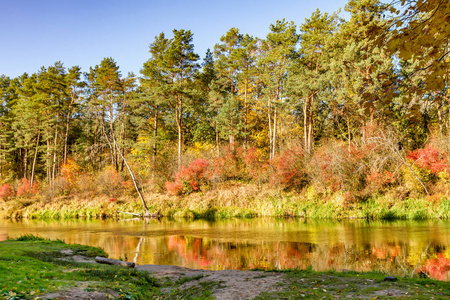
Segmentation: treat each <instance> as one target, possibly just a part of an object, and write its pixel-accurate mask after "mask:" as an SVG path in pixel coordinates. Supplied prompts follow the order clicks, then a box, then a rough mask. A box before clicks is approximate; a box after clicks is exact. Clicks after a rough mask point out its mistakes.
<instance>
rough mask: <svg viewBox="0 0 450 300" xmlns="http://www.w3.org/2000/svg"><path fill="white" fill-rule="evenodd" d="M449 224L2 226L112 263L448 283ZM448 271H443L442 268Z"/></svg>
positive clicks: (2, 231)
mask: <svg viewBox="0 0 450 300" xmlns="http://www.w3.org/2000/svg"><path fill="white" fill-rule="evenodd" d="M449 233H450V222H445V221H439V222H412V221H411V222H409V221H400V222H393V223H383V222H371V223H367V222H365V221H348V222H316V221H312V222H304V221H301V220H276V219H251V220H228V221H218V222H207V221H201V220H200V221H193V222H187V221H182V222H173V221H167V220H162V221H153V220H152V221H148V222H144V221H123V222H115V221H92V222H85V221H65V222H39V221H27V220H24V221H21V222H18V223H14V222H10V221H5V220H2V221H0V238H3V239H5V238H6V236H7V235H9V236H10V237H16V236H18V235H21V234H38V235H40V236H42V237H46V238H52V239H56V238H58V239H63V240H65V241H66V242H68V243H80V244H87V245H92V246H100V247H102V248H104V249H105V251H106V252H107V253H109V255H110V257H111V258H116V259H117V258H122V259H125V260H129V261H135V262H137V263H138V264H170V265H179V266H183V267H189V268H203V269H212V270H218V269H251V268H262V269H274V268H275V269H276V268H278V269H286V268H307V267H309V266H310V265H311V266H312V267H313V268H314V269H316V270H329V269H336V270H340V269H347V270H356V271H370V270H381V271H384V272H391V273H393V274H395V273H401V268H404V267H405V266H406V267H409V268H411V269H412V268H414V267H415V266H416V264H417V263H418V261H419V260H420V259H421V258H420V257H421V255H422V253H423V252H424V250H425V249H427V252H426V255H425V256H424V257H423V259H422V262H423V265H424V268H425V269H426V270H430V272H434V273H433V274H435V277H437V278H440V279H442V278H444V279H448V275H449V274H450V273H448V271H450V260H449V258H450V250H447V249H450V247H449V246H450V234H449ZM447 263H448V267H444V268H440V269H437V267H436V265H437V264H443V265H445V266H447V265H446V264H447ZM446 268H448V269H449V270H447V269H446Z"/></svg>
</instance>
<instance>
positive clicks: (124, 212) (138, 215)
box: [117, 210, 142, 217]
mask: <svg viewBox="0 0 450 300" xmlns="http://www.w3.org/2000/svg"><path fill="white" fill-rule="evenodd" d="M117 212H118V213H122V214H127V215H133V216H136V217H141V216H142V215H141V214H136V213H131V212H126V211H120V210H118V211H117Z"/></svg>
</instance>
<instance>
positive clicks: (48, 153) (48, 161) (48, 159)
mask: <svg viewBox="0 0 450 300" xmlns="http://www.w3.org/2000/svg"><path fill="white" fill-rule="evenodd" d="M47 137H48V129H47ZM45 161H46V169H47V180H48V182H49V183H50V185H52V184H53V183H52V177H51V172H50V170H51V166H50V140H49V139H48V138H47V155H46V158H45Z"/></svg>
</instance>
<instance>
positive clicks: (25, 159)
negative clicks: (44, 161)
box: [23, 148, 28, 178]
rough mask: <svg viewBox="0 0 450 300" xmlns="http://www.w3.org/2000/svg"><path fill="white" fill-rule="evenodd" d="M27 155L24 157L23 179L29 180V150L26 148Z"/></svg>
mask: <svg viewBox="0 0 450 300" xmlns="http://www.w3.org/2000/svg"><path fill="white" fill-rule="evenodd" d="M24 150H25V153H24V155H23V178H27V169H28V149H27V148H25V149H24Z"/></svg>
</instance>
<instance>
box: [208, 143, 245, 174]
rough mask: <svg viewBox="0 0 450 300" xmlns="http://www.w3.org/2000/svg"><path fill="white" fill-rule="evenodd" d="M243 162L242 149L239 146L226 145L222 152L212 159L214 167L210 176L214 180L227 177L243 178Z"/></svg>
mask: <svg viewBox="0 0 450 300" xmlns="http://www.w3.org/2000/svg"><path fill="white" fill-rule="evenodd" d="M245 177H246V175H245V162H244V151H243V149H242V148H241V147H238V146H235V147H234V148H231V147H226V148H225V149H224V151H223V154H222V155H221V156H220V157H218V158H216V159H215V160H214V167H213V170H212V174H211V176H210V178H211V179H212V180H215V181H225V180H229V179H233V180H236V179H244V178H245Z"/></svg>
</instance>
